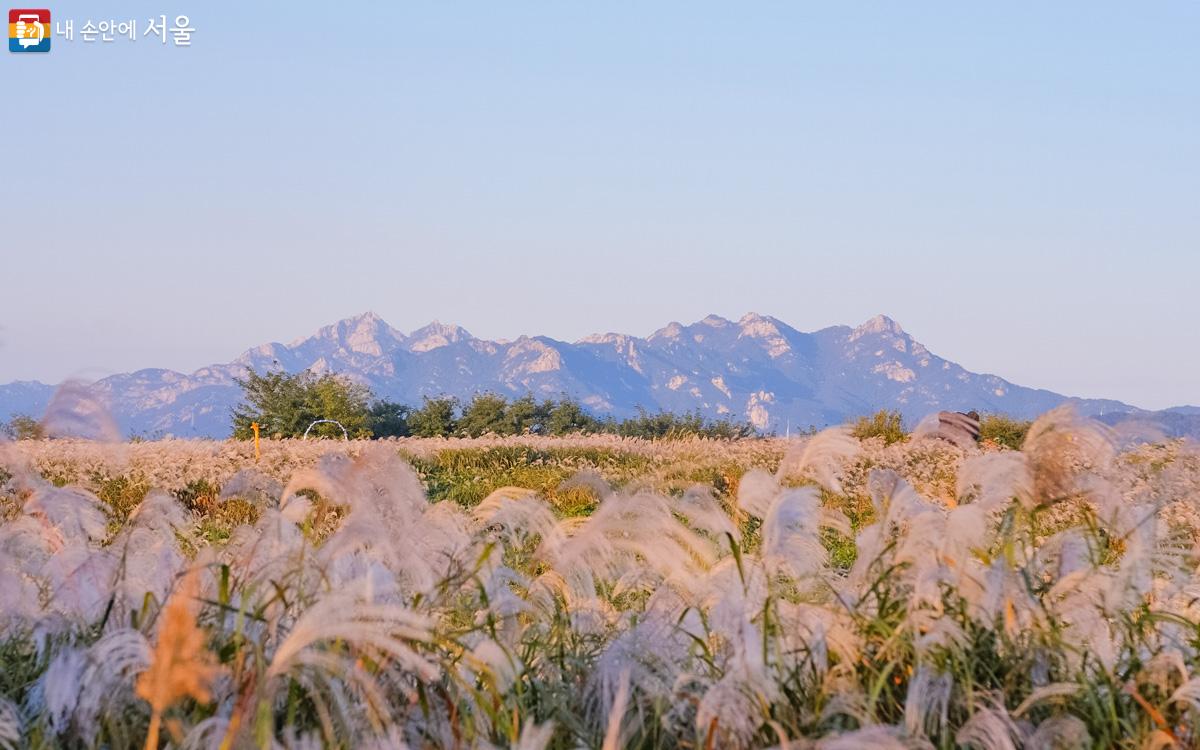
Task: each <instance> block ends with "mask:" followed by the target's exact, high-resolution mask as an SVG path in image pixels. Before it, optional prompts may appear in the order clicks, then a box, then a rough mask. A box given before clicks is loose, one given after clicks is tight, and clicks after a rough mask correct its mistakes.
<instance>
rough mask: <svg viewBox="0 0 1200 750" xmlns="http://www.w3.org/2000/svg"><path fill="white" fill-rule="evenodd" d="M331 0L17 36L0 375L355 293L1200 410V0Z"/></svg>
mask: <svg viewBox="0 0 1200 750" xmlns="http://www.w3.org/2000/svg"><path fill="white" fill-rule="evenodd" d="M650 6H653V7H650ZM337 8H338V5H337V4H332V3H328V4H321V5H315V4H311V3H278V4H260V3H237V4H234V3H215V2H208V1H206V2H200V1H199V0H194V1H192V2H181V0H170V2H169V3H168V4H155V3H145V2H137V3H126V2H118V1H117V0H113V1H112V2H103V1H102V2H88V3H70V4H65V3H63V4H57V3H56V4H54V5H52V7H51V10H52V11H53V13H54V14H55V18H73V19H75V21H76V33H77V34H78V27H79V26H81V25H82V22H83V21H84V20H87V19H88V18H89V17H90V18H92V19H93V20H100V19H101V18H102V17H103V18H116V19H122V18H127V17H135V18H137V19H139V23H140V24H144V23H145V18H146V17H148V16H151V15H155V16H157V15H158V14H160V13H166V14H169V15H172V16H174V15H176V14H178V13H185V14H187V15H189V16H190V17H191V20H192V24H193V25H194V26H195V27H196V28H197V32H196V34H195V36H194V38H193V45H192V47H191V48H189V49H183V48H175V47H173V46H170V45H168V46H166V47H163V46H161V45H159V44H158V43H157V41H152V40H150V39H148V38H145V37H143V38H141V39H139V41H138V42H136V43H133V42H129V41H128V40H125V41H123V42H122V41H118V42H113V43H111V44H107V45H104V44H101V43H99V42H97V43H95V44H92V45H85V44H84V43H83V42H82V41H80V40H79V39H78V38H77V39H76V40H75V41H74V42H70V43H68V42H64V41H62V40H60V39H55V41H54V43H53V45H54V49H53V51H52V52H51V53H50V54H49V55H48V56H41V57H36V58H34V57H33V56H26V57H21V56H18V55H12V54H8V53H5V56H4V59H2V60H0V82H2V83H3V87H2V90H3V92H4V96H5V99H6V101H5V104H4V115H3V121H4V128H3V133H4V142H5V143H6V145H7V147H8V148H7V149H6V159H5V166H4V168H3V174H4V178H3V180H2V181H0V205H3V206H4V209H3V214H4V219H5V220H4V222H3V224H4V239H3V241H2V243H0V247H2V248H3V251H2V258H0V279H2V280H3V299H4V304H3V306H2V307H0V310H2V312H0V381H7V380H11V379H17V378H38V379H42V380H48V381H56V380H58V379H61V378H63V377H66V376H71V375H84V376H99V375H103V374H106V373H110V372H114V371H121V370H127V369H134V368H138V367H145V366H166V367H171V368H175V369H181V370H190V369H194V368H196V367H198V366H202V365H204V364H207V363H210V362H215V361H227V360H229V359H231V358H233V357H234V356H236V355H237V354H238V353H239V352H240V351H241V350H242V349H244V348H246V347H248V346H251V345H254V344H258V343H260V342H264V341H269V340H289V339H291V338H293V337H296V336H299V335H302V334H307V333H309V332H311V331H312V330H314V329H315V328H317V327H318V326H320V325H322V324H325V323H328V322H331V321H333V320H335V319H338V318H341V317H345V316H347V315H350V314H353V313H356V312H360V311H363V310H367V309H373V310H375V311H376V312H378V313H379V314H380V315H382V316H383V317H384V318H386V319H387V320H388V321H389V322H391V323H392V324H393V325H395V326H396V327H398V328H401V329H411V328H415V327H417V326H419V325H422V324H424V323H425V322H428V321H429V320H430V319H433V318H439V319H441V320H443V321H452V322H456V323H459V324H461V325H463V326H465V327H466V328H468V329H469V330H471V331H472V332H473V333H475V334H476V335H481V336H488V337H508V338H512V337H515V336H517V335H519V334H521V333H544V334H547V335H551V336H554V337H557V338H563V339H568V340H573V339H575V338H578V337H580V336H583V335H585V334H587V333H590V332H593V331H598V330H620V331H625V332H630V333H637V334H645V333H648V332H650V331H652V330H653V329H655V328H657V327H659V326H660V325H663V324H665V323H666V322H668V321H670V320H681V321H685V322H690V321H692V320H696V319H699V318H701V317H703V316H704V315H705V314H707V313H710V312H714V313H718V314H722V315H725V316H727V317H737V316H740V315H741V314H742V313H744V312H746V311H748V310H754V311H757V312H760V313H764V314H770V315H775V316H776V317H779V318H781V319H783V320H785V321H787V322H789V323H791V324H792V325H795V326H796V327H798V328H800V329H802V330H811V329H816V328H819V327H823V326H826V325H831V324H837V323H848V324H854V323H857V322H860V321H862V320H864V319H866V318H868V317H870V316H872V315H874V314H875V313H878V312H885V313H887V314H889V315H891V316H892V317H894V318H896V319H897V320H899V321H900V322H901V323H902V324H903V325H904V326H905V328H906V329H908V330H909V331H910V332H911V333H913V334H914V335H915V336H916V337H917V338H918V339H920V340H921V341H922V342H923V343H925V344H926V345H927V346H929V347H930V348H931V349H932V350H933V351H934V352H936V353H938V354H940V355H942V356H945V357H948V358H950V359H953V360H956V361H958V362H960V363H961V364H963V365H964V366H965V367H967V368H969V369H972V370H977V371H987V372H994V373H997V374H999V375H1002V376H1004V377H1006V378H1009V379H1010V380H1013V381H1016V382H1018V383H1020V384H1023V385H1030V386H1039V387H1046V388H1052V389H1054V390H1058V391H1062V392H1066V393H1069V394H1075V395H1084V396H1108V397H1115V398H1120V399H1123V400H1126V401H1129V402H1132V403H1134V404H1137V405H1141V406H1147V407H1164V406H1169V405H1173V404H1177V403H1184V402H1191V403H1197V402H1200V378H1198V377H1197V371H1198V370H1200V346H1198V344H1200V334H1197V332H1196V326H1197V322H1198V321H1200V294H1197V291H1196V289H1197V285H1198V283H1200V210H1198V209H1200V43H1198V42H1197V40H1198V39H1200V36H1198V35H1200V4H1197V3H1195V2H1191V1H1190V0H1189V1H1187V2H1161V3H1136V4H1135V3H1127V2H1121V3H1096V2H1086V3H1083V2H1080V3H1066V2H1063V3H1039V4H1032V3H1030V4H1022V5H1019V6H1014V5H1013V4H997V3H987V4H984V3H936V4H933V3H929V4H917V3H853V4H851V3H834V2H828V3H822V4H815V3H814V4H800V3H792V2H786V3H720V4H717V3H711V4H709V3H698V2H687V3H682V2H681V3H578V2H574V3H563V2H544V3H518V2H485V3H468V2H455V3H443V2H432V1H431V2H423V3H408V2H404V3H398V2H389V3H380V4H371V3H357V4H352V5H348V6H345V9H344V10H337ZM31 58H32V59H31Z"/></svg>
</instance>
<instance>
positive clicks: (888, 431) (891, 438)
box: [851, 409, 908, 445]
mask: <svg viewBox="0 0 1200 750" xmlns="http://www.w3.org/2000/svg"><path fill="white" fill-rule="evenodd" d="M851 434H852V435H854V437H856V438H858V439H859V440H866V439H867V438H874V437H877V438H883V442H884V444H885V445H891V444H892V443H899V442H900V441H902V440H905V439H907V438H908V433H907V432H905V431H904V417H902V416H901V415H900V412H898V411H888V410H887V409H880V410H879V411H877V412H875V413H874V414H872V415H871V416H869V417H859V418H858V421H857V422H855V423H854V427H853V429H852V430H851Z"/></svg>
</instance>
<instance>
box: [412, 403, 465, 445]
mask: <svg viewBox="0 0 1200 750" xmlns="http://www.w3.org/2000/svg"><path fill="white" fill-rule="evenodd" d="M457 410H458V401H457V400H455V399H453V398H429V397H428V396H426V397H425V399H424V403H423V404H422V405H421V408H420V409H415V410H414V411H413V412H412V413H411V414H409V415H408V427H409V429H410V430H411V431H412V434H413V435H415V436H417V437H449V436H451V435H453V434H455V432H456V431H457V429H458V421H457V420H456V419H455V418H454V413H455V412H456V411H457Z"/></svg>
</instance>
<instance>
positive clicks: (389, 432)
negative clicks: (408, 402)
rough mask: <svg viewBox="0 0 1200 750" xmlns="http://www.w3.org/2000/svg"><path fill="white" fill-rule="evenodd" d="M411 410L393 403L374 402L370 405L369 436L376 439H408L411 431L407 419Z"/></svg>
mask: <svg viewBox="0 0 1200 750" xmlns="http://www.w3.org/2000/svg"><path fill="white" fill-rule="evenodd" d="M411 412H412V410H411V409H409V408H408V407H407V406H405V405H404V404H398V403H396V402H395V401H384V400H380V401H376V402H375V403H373V404H371V409H370V418H371V434H372V435H373V436H375V437H377V438H389V437H408V436H409V435H411V434H412V429H411V428H410V427H409V426H408V418H409V415H410V414H411Z"/></svg>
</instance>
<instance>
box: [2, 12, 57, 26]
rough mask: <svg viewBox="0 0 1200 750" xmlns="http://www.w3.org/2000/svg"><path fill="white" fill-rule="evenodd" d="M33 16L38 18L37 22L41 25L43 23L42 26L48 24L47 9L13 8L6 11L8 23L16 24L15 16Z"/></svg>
mask: <svg viewBox="0 0 1200 750" xmlns="http://www.w3.org/2000/svg"><path fill="white" fill-rule="evenodd" d="M35 14H36V15H37V17H38V20H39V21H41V22H42V23H44V24H49V23H50V9H49V8H13V9H12V10H10V11H8V22H9V23H16V22H17V16H29V15H35Z"/></svg>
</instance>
